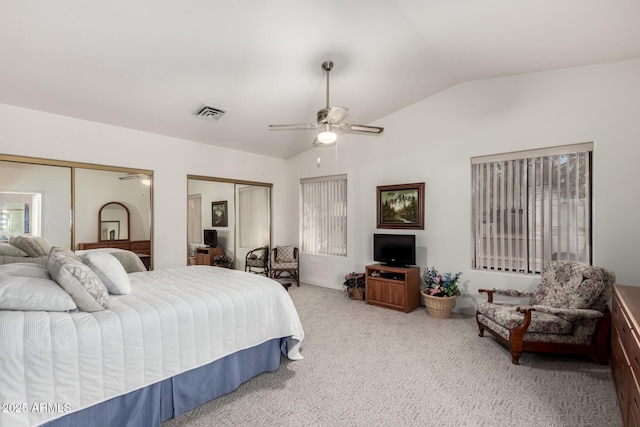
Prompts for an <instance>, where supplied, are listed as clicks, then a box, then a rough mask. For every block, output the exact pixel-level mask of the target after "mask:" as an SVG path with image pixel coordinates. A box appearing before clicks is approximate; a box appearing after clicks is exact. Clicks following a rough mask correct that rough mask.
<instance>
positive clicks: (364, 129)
mask: <svg viewBox="0 0 640 427" xmlns="http://www.w3.org/2000/svg"><path fill="white" fill-rule="evenodd" d="M340 128H341V129H342V130H344V131H345V132H351V133H362V134H366V135H381V134H382V133H383V132H384V128H381V127H378V126H366V125H353V124H350V123H345V124H344V125H342V126H340Z"/></svg>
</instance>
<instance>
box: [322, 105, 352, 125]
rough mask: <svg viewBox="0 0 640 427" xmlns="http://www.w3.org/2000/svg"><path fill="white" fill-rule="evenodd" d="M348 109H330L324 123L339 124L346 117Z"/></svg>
mask: <svg viewBox="0 0 640 427" xmlns="http://www.w3.org/2000/svg"><path fill="white" fill-rule="evenodd" d="M348 114H349V109H348V108H345V107H331V108H330V109H329V112H328V113H327V117H326V118H325V121H327V122H329V123H333V124H339V123H340V122H341V121H342V120H343V119H344V118H345V117H347V115H348Z"/></svg>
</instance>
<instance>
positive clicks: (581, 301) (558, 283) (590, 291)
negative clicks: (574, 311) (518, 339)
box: [530, 261, 607, 308]
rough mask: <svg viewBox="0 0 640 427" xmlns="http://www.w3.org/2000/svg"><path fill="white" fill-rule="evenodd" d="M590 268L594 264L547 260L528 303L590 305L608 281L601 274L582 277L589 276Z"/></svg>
mask: <svg viewBox="0 0 640 427" xmlns="http://www.w3.org/2000/svg"><path fill="white" fill-rule="evenodd" d="M593 269H597V267H592V266H590V265H587V264H579V263H576V262H570V261H552V262H550V263H549V264H548V265H547V267H546V268H545V269H544V271H543V272H542V277H541V278H540V283H538V286H537V287H536V289H535V290H534V292H533V296H532V297H531V302H530V304H531V305H543V306H546V307H553V308H590V307H591V305H592V304H593V303H594V301H596V299H597V298H598V296H599V295H600V293H601V292H602V290H603V289H604V288H605V286H606V284H607V283H606V281H605V280H604V277H597V278H592V279H585V276H587V277H590V274H591V272H590V270H593ZM585 273H587V274H585Z"/></svg>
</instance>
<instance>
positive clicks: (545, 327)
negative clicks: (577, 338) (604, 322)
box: [478, 302, 573, 335]
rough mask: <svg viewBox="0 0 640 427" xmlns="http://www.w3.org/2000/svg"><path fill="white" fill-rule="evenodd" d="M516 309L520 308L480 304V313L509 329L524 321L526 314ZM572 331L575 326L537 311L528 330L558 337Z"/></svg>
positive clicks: (512, 305) (506, 305)
mask: <svg viewBox="0 0 640 427" xmlns="http://www.w3.org/2000/svg"><path fill="white" fill-rule="evenodd" d="M516 307H518V306H517V305H514V304H500V303H489V302H487V303H482V304H478V313H480V314H483V315H484V316H486V317H487V318H489V319H491V320H493V321H494V322H496V323H497V324H499V325H501V326H503V327H505V328H507V329H514V328H517V327H518V326H520V325H521V324H522V321H523V320H524V314H522V313H520V312H518V311H516ZM572 331H573V324H572V323H571V322H569V321H568V320H564V319H562V318H560V317H558V316H554V315H553V314H548V313H540V312H537V311H534V312H533V313H531V324H529V328H528V329H527V333H542V334H556V335H566V334H571V332H572Z"/></svg>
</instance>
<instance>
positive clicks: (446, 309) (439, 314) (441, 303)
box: [421, 291, 456, 319]
mask: <svg viewBox="0 0 640 427" xmlns="http://www.w3.org/2000/svg"><path fill="white" fill-rule="evenodd" d="M421 292H422V296H423V297H424V306H425V308H426V309H427V313H428V314H429V316H431V317H435V318H436V319H448V318H449V317H451V310H453V307H454V306H455V305H456V297H455V296H453V297H432V296H431V295H428V294H426V293H425V292H424V291H421Z"/></svg>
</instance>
